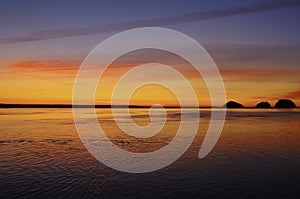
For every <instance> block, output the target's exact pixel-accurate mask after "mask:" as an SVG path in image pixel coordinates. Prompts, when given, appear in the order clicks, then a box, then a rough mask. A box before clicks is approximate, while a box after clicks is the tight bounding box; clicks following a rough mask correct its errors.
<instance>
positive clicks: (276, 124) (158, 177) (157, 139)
mask: <svg viewBox="0 0 300 199" xmlns="http://www.w3.org/2000/svg"><path fill="white" fill-rule="evenodd" d="M194 111H195V110H193V109H191V110H189V113H188V114H190V117H191V120H194V119H197V120H198V119H199V118H195V117H194V115H195V112H194ZM96 112H97V116H98V119H99V123H100V125H101V127H102V128H103V129H104V130H105V132H107V136H108V137H109V138H110V139H111V141H112V142H113V143H114V144H116V145H117V146H118V147H120V148H122V149H124V150H128V151H133V152H149V151H154V150H157V149H159V148H161V147H163V146H165V145H166V144H168V143H169V142H170V141H171V140H172V138H173V137H174V135H175V133H176V130H177V128H178V126H179V123H180V111H179V110H178V109H167V113H168V120H167V123H166V125H165V127H164V128H163V129H162V131H161V132H160V133H159V134H157V135H155V136H154V137H152V138H149V139H143V140H141V139H136V138H133V137H131V136H128V135H126V134H124V133H122V132H121V131H120V129H119V128H118V127H117V126H116V124H115V123H114V120H113V117H112V115H111V113H110V109H97V110H96ZM123 114H124V113H123V109H120V110H119V113H118V115H117V117H119V118H120V119H122V116H123ZM131 114H132V116H133V119H134V121H135V122H136V123H137V124H139V125H146V124H148V123H149V117H148V110H147V109H131ZM200 115H201V117H200V119H199V121H200V126H199V129H198V133H197V135H196V138H195V140H194V142H193V143H192V145H191V146H190V147H189V149H188V150H187V151H186V152H185V153H184V155H183V156H182V157H180V158H179V159H178V160H177V161H175V162H174V163H173V164H171V165H169V166H168V167H165V168H163V169H161V170H158V171H154V172H150V173H144V174H131V173H124V172H120V171H116V170H114V169H112V168H109V167H107V166H105V165H104V164H102V163H100V162H99V161H97V160H96V159H95V158H94V157H93V156H92V155H91V154H90V153H89V152H88V151H87V149H86V148H85V147H84V145H83V144H82V142H81V140H80V138H79V136H78V134H77V131H76V128H75V124H74V121H73V116H72V110H71V109H36V108H33V109H0V198H53V197H55V198H258V197H259V198H263V197H264V198H299V197H300V188H299V187H300V120H299V119H300V110H299V109H290V110H288V109H234V110H228V112H227V116H226V122H225V126H224V129H223V132H222V134H221V137H220V138H219V141H218V142H217V144H216V146H215V147H214V149H213V150H212V152H211V153H210V154H209V155H208V156H206V157H205V158H203V159H199V158H198V152H199V149H200V146H201V143H202V141H203V137H204V135H205V133H206V130H207V127H208V124H209V121H210V110H209V109H201V110H200ZM156 117H160V116H159V115H157V116H156ZM124 122H126V121H124ZM187 133H188V132H187ZM165 155H166V156H167V155H168V154H165Z"/></svg>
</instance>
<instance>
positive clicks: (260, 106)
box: [255, 102, 271, 108]
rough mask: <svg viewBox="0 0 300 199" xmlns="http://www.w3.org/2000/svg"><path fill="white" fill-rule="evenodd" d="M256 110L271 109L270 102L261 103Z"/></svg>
mask: <svg viewBox="0 0 300 199" xmlns="http://www.w3.org/2000/svg"><path fill="white" fill-rule="evenodd" d="M255 108H271V105H270V103H269V102H259V103H258V104H256V106H255Z"/></svg>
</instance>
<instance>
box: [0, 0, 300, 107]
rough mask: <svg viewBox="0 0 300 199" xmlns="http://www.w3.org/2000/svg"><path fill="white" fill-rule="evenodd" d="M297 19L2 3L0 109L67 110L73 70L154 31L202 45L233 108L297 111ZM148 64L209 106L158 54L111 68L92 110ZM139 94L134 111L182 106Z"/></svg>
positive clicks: (260, 11)
mask: <svg viewBox="0 0 300 199" xmlns="http://www.w3.org/2000/svg"><path fill="white" fill-rule="evenodd" d="M299 19H300V2H299V1H290V0H288V1H283V0H282V1H265V0H264V1H261V0H253V1H220V0H212V1H205V2H204V1H198V0H195V1H192V0H187V1H176V0H175V1H159V0H157V1H156V0H152V1H138V0H136V1H133V0H132V1H30V0H29V1H26V3H25V2H22V1H19V2H18V1H15V2H14V1H8V0H7V1H6V0H4V1H1V2H0V25H1V26H0V27H1V29H0V103H22V104H25V103H35V104H37V103H39V104H58V103H59V104H69V103H71V102H72V90H73V83H74V79H75V76H76V73H77V70H78V68H79V66H80V64H81V62H82V61H83V59H84V58H85V57H86V56H87V54H88V53H89V52H90V51H91V50H92V49H93V48H94V47H95V46H96V45H97V44H98V43H100V42H101V41H103V40H104V39H106V38H108V37H110V36H112V35H114V34H116V33H118V32H120V31H123V30H127V29H130V28H136V27H146V26H157V27H165V28H170V29H173V30H177V31H180V32H182V33H184V34H186V35H188V36H190V37H192V38H193V39H195V40H196V41H198V42H199V43H200V44H201V45H203V46H204V48H205V49H206V50H207V51H208V53H209V54H210V55H211V57H212V58H213V60H214V61H215V63H216V65H217V66H218V68H219V70H220V72H221V74H222V77H223V79H224V84H225V88H226V93H227V100H235V101H238V102H240V103H242V104H244V105H246V106H254V105H255V104H256V103H258V102H260V101H265V100H267V101H269V102H270V103H271V105H273V104H274V103H275V102H276V101H277V100H278V99H279V98H289V99H292V100H294V101H295V103H296V104H297V106H300V78H299V77H300V37H299V35H300V26H299ZM149 56H154V58H153V57H151V58H150V59H156V61H160V59H161V61H162V62H164V63H168V64H170V65H173V67H174V68H177V69H178V70H180V71H181V72H182V73H183V74H185V75H186V77H187V78H188V79H189V80H190V82H192V85H193V86H194V87H195V90H196V91H197V96H198V97H199V103H200V105H202V106H206V105H209V95H208V93H207V89H206V87H205V84H204V83H203V82H201V79H200V80H199V78H200V76H199V75H197V74H194V73H195V71H193V70H192V69H191V67H190V66H188V64H185V63H181V62H180V61H178V58H176V57H175V58H174V57H172V56H169V57H168V56H164V55H163V53H157V52H148V53H147V52H146V53H137V54H135V55H134V54H133V55H129V56H127V57H124V58H123V59H122V58H121V59H120V60H118V61H116V62H115V63H114V64H112V65H111V67H110V68H109V70H108V71H107V72H106V76H104V79H103V82H102V83H103V84H102V85H99V88H98V89H97V93H96V103H97V104H109V103H110V101H109V96H110V93H111V89H112V85H113V83H114V82H115V81H116V80H117V79H118V77H119V76H120V74H122V73H123V72H125V71H126V70H128V69H129V68H131V67H132V66H134V65H137V64H138V63H143V62H145V60H148V59H149ZM137 57H138V58H137ZM142 58H145V59H144V60H143V59H142ZM153 76H154V78H166V79H167V80H168V77H161V76H159V74H154V75H153ZM197 79H198V80H197ZM132 81H133V82H134V81H135V80H132ZM170 81H174V82H176V81H175V80H172V79H170ZM100 83H101V82H100ZM179 86H180V85H179ZM143 89H144V90H143ZM143 89H140V90H138V91H137V92H136V93H135V95H134V96H133V99H132V100H131V102H132V103H133V104H152V103H162V104H166V105H173V104H176V103H177V102H176V100H175V99H174V96H173V94H172V93H170V92H168V91H167V90H166V89H165V88H161V87H160V88H159V87H157V86H154V85H149V86H148V88H147V87H145V88H143ZM146 89H147V91H146ZM158 94H159V95H158ZM124 102H125V101H124V100H123V99H120V101H119V103H120V104H122V103H124Z"/></svg>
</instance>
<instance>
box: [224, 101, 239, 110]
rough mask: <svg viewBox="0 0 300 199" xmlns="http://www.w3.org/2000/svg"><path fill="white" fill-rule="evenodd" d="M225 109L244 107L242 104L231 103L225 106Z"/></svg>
mask: <svg viewBox="0 0 300 199" xmlns="http://www.w3.org/2000/svg"><path fill="white" fill-rule="evenodd" d="M223 107H224V108H243V107H244V106H243V105H242V104H240V103H237V102H234V101H229V102H227V103H226V104H225V105H224V106H223Z"/></svg>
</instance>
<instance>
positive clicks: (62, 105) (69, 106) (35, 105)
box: [0, 103, 211, 108]
mask: <svg viewBox="0 0 300 199" xmlns="http://www.w3.org/2000/svg"><path fill="white" fill-rule="evenodd" d="M151 107H152V106H144V105H129V106H127V105H72V104H2V103H0V108H151ZM153 108H160V107H159V106H158V107H155V106H154V107H153ZM164 108H181V107H180V106H164ZM182 108H195V107H194V106H185V107H182ZM199 108H211V107H207V106H206V107H199Z"/></svg>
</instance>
